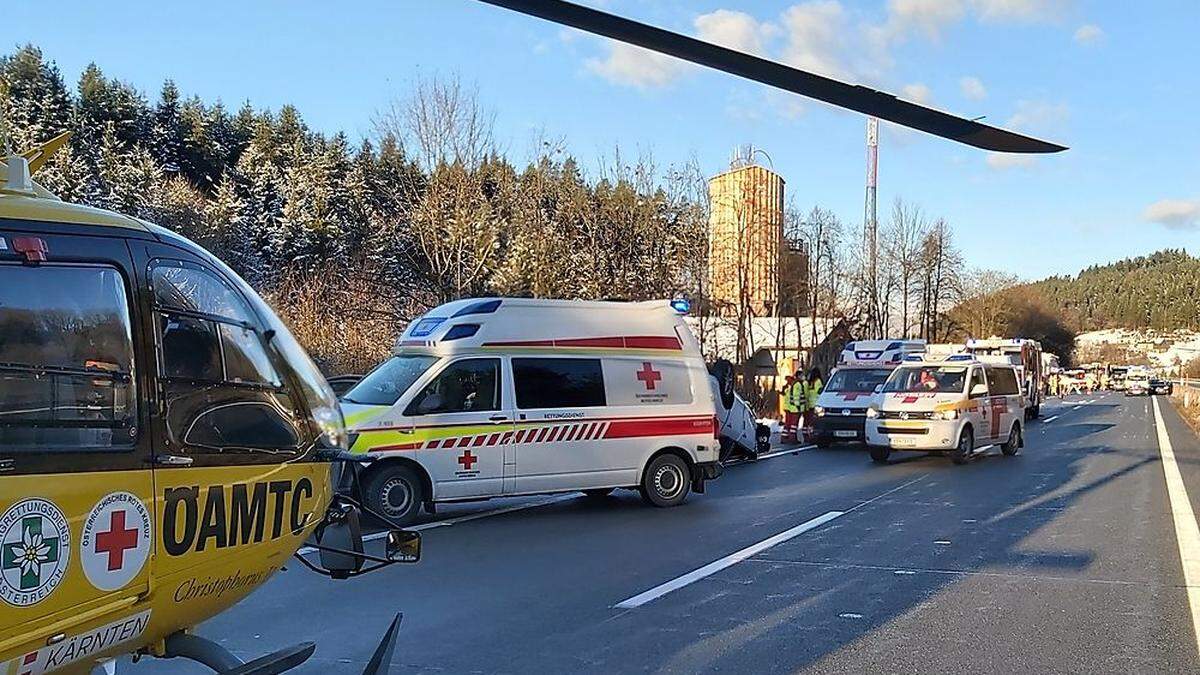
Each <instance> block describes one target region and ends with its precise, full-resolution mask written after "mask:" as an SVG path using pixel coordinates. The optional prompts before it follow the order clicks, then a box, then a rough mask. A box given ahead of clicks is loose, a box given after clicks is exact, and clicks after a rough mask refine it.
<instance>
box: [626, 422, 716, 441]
mask: <svg viewBox="0 0 1200 675" xmlns="http://www.w3.org/2000/svg"><path fill="white" fill-rule="evenodd" d="M713 428H714V419H713V418H712V417H684V418H679V417H668V418H647V419H631V420H622V421H617V422H612V423H611V424H610V425H609V427H608V429H607V430H605V432H604V438H606V439H610V438H642V437H645V436H691V435H697V436H698V435H700V434H706V435H709V436H711V435H712V433H713Z"/></svg>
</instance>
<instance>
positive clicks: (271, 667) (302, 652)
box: [166, 632, 317, 675]
mask: <svg viewBox="0 0 1200 675" xmlns="http://www.w3.org/2000/svg"><path fill="white" fill-rule="evenodd" d="M316 649H317V644H316V643H315V642H301V643H299V644H296V645H292V646H291V647H285V648H283V649H280V650H279V651H276V652H272V653H270V654H267V655H266V656H260V657H258V658H257V659H254V660H253V661H249V662H247V663H243V662H242V660H241V659H239V658H238V657H237V656H234V654H233V653H232V652H230V651H229V650H228V649H225V648H224V647H222V646H221V645H219V644H217V643H215V642H213V641H212V640H209V639H207V638H203V637H200V636H199V635H191V634H188V633H183V632H180V633H175V634H173V635H171V636H170V637H168V638H167V653H166V657H167V658H185V659H188V660H191V661H195V662H196V663H199V664H202V665H205V666H208V667H209V668H212V669H213V671H215V672H217V673H220V674H221V675H275V674H276V673H282V672H285V671H288V670H291V669H292V668H295V667H296V666H298V665H300V664H301V663H304V662H305V661H307V660H308V657H310V656H312V655H313V652H314V651H316Z"/></svg>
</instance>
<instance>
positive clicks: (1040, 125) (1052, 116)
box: [1008, 101, 1071, 132]
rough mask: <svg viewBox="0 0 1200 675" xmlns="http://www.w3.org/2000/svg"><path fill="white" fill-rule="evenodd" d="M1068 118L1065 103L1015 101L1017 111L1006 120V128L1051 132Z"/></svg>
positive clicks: (1067, 109) (1068, 114) (1068, 111)
mask: <svg viewBox="0 0 1200 675" xmlns="http://www.w3.org/2000/svg"><path fill="white" fill-rule="evenodd" d="M1070 116H1071V110H1070V108H1068V107H1067V104H1066V103H1050V102H1048V101H1017V111H1016V112H1015V113H1013V115H1012V117H1010V118H1008V126H1010V127H1012V128H1014V129H1021V130H1024V131H1042V132H1046V131H1053V130H1055V129H1058V128H1059V127H1060V126H1061V125H1062V123H1063V122H1065V121H1066V120H1067V118H1068V117H1070Z"/></svg>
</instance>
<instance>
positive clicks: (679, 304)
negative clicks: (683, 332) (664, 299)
mask: <svg viewBox="0 0 1200 675" xmlns="http://www.w3.org/2000/svg"><path fill="white" fill-rule="evenodd" d="M671 309H673V310H675V311H676V312H678V313H680V314H687V313H688V312H690V311H692V303H691V301H690V300H688V299H687V298H675V299H674V300H672V301H671Z"/></svg>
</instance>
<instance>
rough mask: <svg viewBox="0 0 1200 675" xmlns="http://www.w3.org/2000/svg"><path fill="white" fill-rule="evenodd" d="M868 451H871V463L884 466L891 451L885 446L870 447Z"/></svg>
mask: <svg viewBox="0 0 1200 675" xmlns="http://www.w3.org/2000/svg"><path fill="white" fill-rule="evenodd" d="M868 449H869V450H870V451H871V461H872V462H875V463H876V464H886V463H887V461H888V457H891V456H892V449H891V448H889V447H888V446H886V445H872V446H870V448H868Z"/></svg>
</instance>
